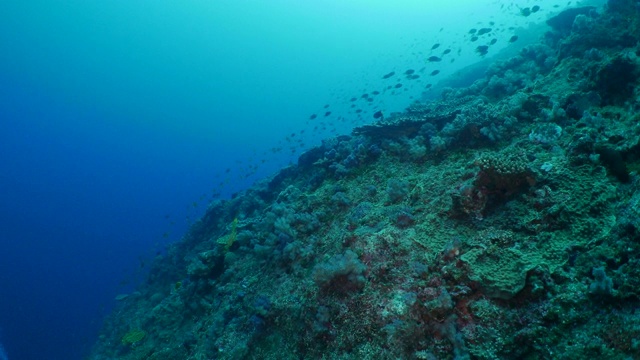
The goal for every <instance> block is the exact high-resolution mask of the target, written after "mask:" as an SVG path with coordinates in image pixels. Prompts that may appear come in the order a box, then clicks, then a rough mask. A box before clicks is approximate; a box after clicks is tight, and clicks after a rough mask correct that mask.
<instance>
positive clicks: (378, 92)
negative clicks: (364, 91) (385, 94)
mask: <svg viewBox="0 0 640 360" xmlns="http://www.w3.org/2000/svg"><path fill="white" fill-rule="evenodd" d="M371 93H372V94H373V95H380V91H378V90H375V91H372V92H371Z"/></svg>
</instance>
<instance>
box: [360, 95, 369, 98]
mask: <svg viewBox="0 0 640 360" xmlns="http://www.w3.org/2000/svg"><path fill="white" fill-rule="evenodd" d="M360 97H361V98H363V99H366V98H368V97H369V94H362V96H360Z"/></svg>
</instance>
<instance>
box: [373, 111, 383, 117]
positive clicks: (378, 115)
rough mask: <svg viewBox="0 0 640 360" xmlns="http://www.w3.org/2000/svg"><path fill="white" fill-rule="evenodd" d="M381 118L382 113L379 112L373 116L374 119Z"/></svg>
mask: <svg viewBox="0 0 640 360" xmlns="http://www.w3.org/2000/svg"><path fill="white" fill-rule="evenodd" d="M383 117H384V115H382V111H381V110H378V111H376V112H375V113H374V114H373V118H374V119H381V118H383Z"/></svg>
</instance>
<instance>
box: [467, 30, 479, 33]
mask: <svg viewBox="0 0 640 360" xmlns="http://www.w3.org/2000/svg"><path fill="white" fill-rule="evenodd" d="M476 31H478V29H471V30H469V34H475V33H476Z"/></svg>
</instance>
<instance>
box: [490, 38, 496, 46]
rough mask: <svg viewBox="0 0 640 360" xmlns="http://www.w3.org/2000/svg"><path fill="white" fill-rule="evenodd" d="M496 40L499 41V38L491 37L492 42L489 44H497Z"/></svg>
mask: <svg viewBox="0 0 640 360" xmlns="http://www.w3.org/2000/svg"><path fill="white" fill-rule="evenodd" d="M496 42H498V39H496V38H493V39H491V42H490V43H489V44H490V45H493V44H495V43H496Z"/></svg>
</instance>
